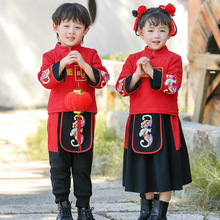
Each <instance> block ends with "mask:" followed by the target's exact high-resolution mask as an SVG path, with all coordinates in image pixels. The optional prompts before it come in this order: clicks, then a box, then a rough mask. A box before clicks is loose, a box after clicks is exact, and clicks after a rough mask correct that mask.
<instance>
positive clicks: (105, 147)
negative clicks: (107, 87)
mask: <svg viewBox="0 0 220 220" xmlns="http://www.w3.org/2000/svg"><path fill="white" fill-rule="evenodd" d="M123 144H124V142H123V140H121V139H118V138H117V137H116V135H115V132H114V131H112V130H110V129H108V128H107V125H106V118H105V115H98V116H97V122H96V129H95V139H94V160H93V175H101V176H108V177H114V178H117V179H120V178H121V174H122V158H123Z"/></svg>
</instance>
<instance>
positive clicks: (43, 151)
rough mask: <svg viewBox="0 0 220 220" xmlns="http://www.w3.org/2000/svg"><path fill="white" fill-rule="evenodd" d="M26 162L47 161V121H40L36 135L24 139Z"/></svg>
mask: <svg viewBox="0 0 220 220" xmlns="http://www.w3.org/2000/svg"><path fill="white" fill-rule="evenodd" d="M26 144H27V150H25V152H24V153H25V155H26V157H27V159H28V160H48V148H47V121H43V120H41V121H40V122H39V126H38V127H37V131H36V133H34V134H33V135H31V136H29V137H28V138H27V139H26Z"/></svg>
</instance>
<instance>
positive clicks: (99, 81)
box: [87, 50, 110, 89]
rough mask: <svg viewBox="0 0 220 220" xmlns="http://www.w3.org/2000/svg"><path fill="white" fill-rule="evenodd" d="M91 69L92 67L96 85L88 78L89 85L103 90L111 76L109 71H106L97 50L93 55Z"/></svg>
mask: <svg viewBox="0 0 220 220" xmlns="http://www.w3.org/2000/svg"><path fill="white" fill-rule="evenodd" d="M91 67H92V70H93V74H94V76H95V79H96V83H93V82H92V81H91V80H90V79H89V77H87V82H88V83H89V85H90V86H92V87H95V88H97V89H101V88H103V87H104V86H106V85H107V83H108V81H109V79H110V75H109V73H108V71H107V70H106V68H105V67H104V66H103V65H102V61H101V59H100V58H99V56H98V53H97V51H96V50H95V53H94V54H93V58H92V65H91Z"/></svg>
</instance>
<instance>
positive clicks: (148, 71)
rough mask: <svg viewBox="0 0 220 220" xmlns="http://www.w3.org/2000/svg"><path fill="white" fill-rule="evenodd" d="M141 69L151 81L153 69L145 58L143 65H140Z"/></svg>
mask: <svg viewBox="0 0 220 220" xmlns="http://www.w3.org/2000/svg"><path fill="white" fill-rule="evenodd" d="M142 69H143V71H144V72H145V73H146V74H147V75H149V76H150V77H151V78H152V79H153V72H154V70H153V68H152V66H151V64H150V60H149V59H148V58H147V59H144V61H143V63H142Z"/></svg>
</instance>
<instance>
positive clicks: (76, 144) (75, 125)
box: [70, 115, 86, 147]
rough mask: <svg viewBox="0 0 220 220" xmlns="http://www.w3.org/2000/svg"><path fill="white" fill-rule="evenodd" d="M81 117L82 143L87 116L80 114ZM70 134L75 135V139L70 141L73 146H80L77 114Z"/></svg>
mask: <svg viewBox="0 0 220 220" xmlns="http://www.w3.org/2000/svg"><path fill="white" fill-rule="evenodd" d="M80 117H81V144H82V143H83V141H84V136H83V134H82V133H83V127H84V125H85V123H86V121H85V118H84V117H83V116H82V115H80ZM70 136H73V137H74V139H72V140H71V142H70V143H71V145H72V146H73V147H78V146H79V144H78V143H77V115H75V116H74V121H73V124H72V130H71V131H70Z"/></svg>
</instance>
